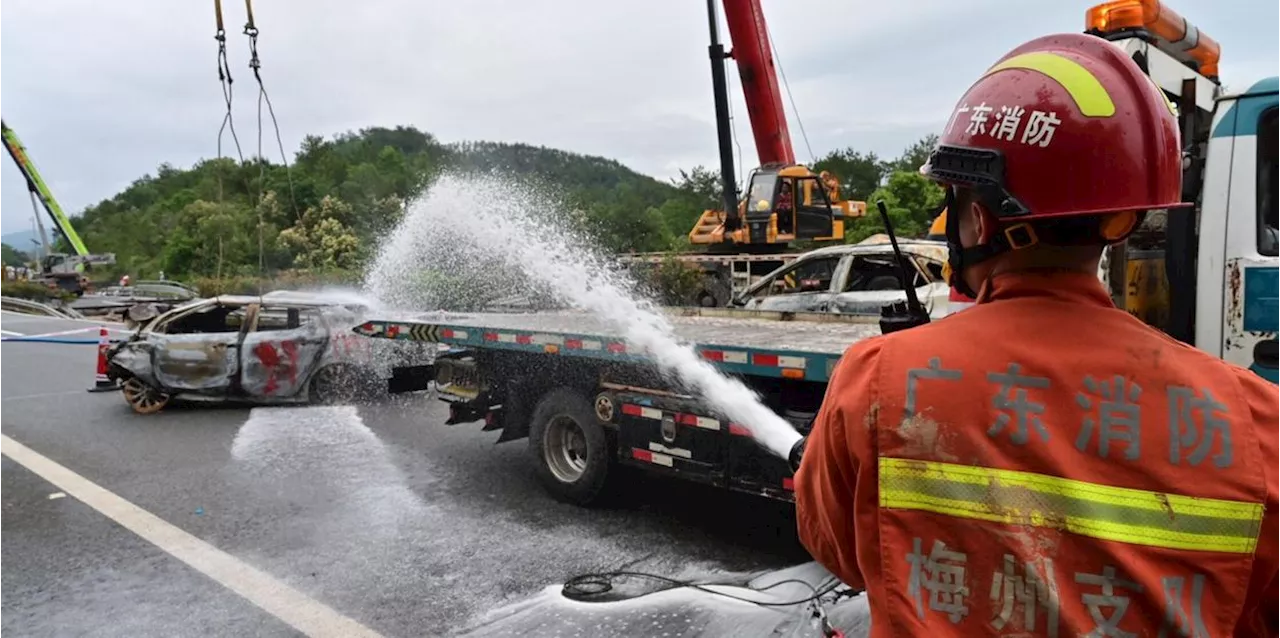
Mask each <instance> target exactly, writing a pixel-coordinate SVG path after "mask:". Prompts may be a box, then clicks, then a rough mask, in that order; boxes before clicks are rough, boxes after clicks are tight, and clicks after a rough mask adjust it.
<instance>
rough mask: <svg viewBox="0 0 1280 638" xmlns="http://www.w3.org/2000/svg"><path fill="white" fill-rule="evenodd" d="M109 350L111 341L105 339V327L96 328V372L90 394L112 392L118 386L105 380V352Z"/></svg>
mask: <svg viewBox="0 0 1280 638" xmlns="http://www.w3.org/2000/svg"><path fill="white" fill-rule="evenodd" d="M110 348H111V340H110V339H109V338H108V337H107V329H106V327H105V326H99V327H98V372H97V374H96V375H94V379H93V387H92V388H89V391H90V392H112V391H115V390H119V389H120V386H119V385H118V384H116V383H115V382H114V381H112V380H111V379H108V378H107V350H108V349H110Z"/></svg>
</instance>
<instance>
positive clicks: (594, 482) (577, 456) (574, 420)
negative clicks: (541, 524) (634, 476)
mask: <svg viewBox="0 0 1280 638" xmlns="http://www.w3.org/2000/svg"><path fill="white" fill-rule="evenodd" d="M613 446H614V442H613V439H612V437H611V436H610V435H609V432H608V431H606V430H605V429H604V427H603V426H601V425H600V423H599V422H598V421H597V420H596V413H595V407H594V406H593V405H592V403H591V401H590V400H589V399H587V398H586V397H585V396H583V395H581V394H579V393H577V392H574V391H573V390H566V389H559V390H552V391H551V392H548V393H547V394H546V395H545V396H543V397H542V400H541V401H539V402H538V405H537V407H535V408H534V410H533V418H532V420H531V421H530V427H529V452H530V454H531V455H532V457H533V462H534V467H535V468H536V470H537V474H538V480H540V481H541V482H542V485H543V487H545V488H546V489H547V491H548V492H550V493H551V495H552V496H553V497H555V498H556V500H560V501H564V502H566V503H573V504H575V505H590V504H593V503H597V502H599V501H601V500H603V497H604V496H605V495H606V493H607V490H606V487H607V486H606V482H607V480H608V478H609V474H610V470H611V469H612V466H613V456H614V455H613Z"/></svg>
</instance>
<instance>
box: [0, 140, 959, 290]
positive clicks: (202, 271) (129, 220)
mask: <svg viewBox="0 0 1280 638" xmlns="http://www.w3.org/2000/svg"><path fill="white" fill-rule="evenodd" d="M931 146H932V140H931V139H925V140H921V142H919V143H917V144H916V145H913V146H912V147H911V148H909V149H907V151H906V152H905V153H904V154H903V156H902V157H901V158H898V159H897V160H894V161H889V162H886V161H881V160H880V159H879V158H877V157H876V156H875V155H874V154H864V153H860V152H857V151H855V150H854V149H845V150H842V151H837V152H834V153H831V154H829V155H827V156H826V157H824V158H822V159H821V160H820V161H818V162H817V163H816V168H817V169H819V170H822V169H827V170H831V171H832V172H833V173H835V174H836V175H838V176H839V177H840V178H841V179H842V181H843V183H844V187H845V192H846V193H849V194H852V195H853V196H854V197H856V198H861V199H866V200H867V201H869V202H874V201H875V198H877V197H883V198H884V199H885V200H886V202H887V203H888V204H889V206H890V209H891V211H892V216H893V217H894V220H895V224H896V225H897V226H898V227H899V228H898V230H899V231H900V232H901V233H902V234H904V235H917V234H920V233H923V232H924V230H925V229H927V226H928V223H929V214H930V213H931V212H932V210H933V208H934V207H935V206H936V204H937V203H938V202H939V201H940V200H941V196H942V193H941V190H940V189H938V188H936V187H934V186H932V185H931V184H929V183H928V182H927V181H925V180H924V179H923V178H921V177H919V175H918V174H916V172H915V171H916V168H918V166H919V165H920V164H921V163H923V161H924V158H925V157H926V156H927V152H928V149H929V148H930V147H931ZM447 170H453V171H486V172H487V171H496V172H498V173H499V174H510V175H513V176H518V177H521V178H525V179H526V180H528V179H532V180H534V181H536V182H538V183H542V184H546V185H547V186H548V187H550V188H552V189H554V190H555V191H556V193H557V195H558V196H559V198H560V199H561V200H563V201H565V202H566V204H567V205H568V206H571V207H573V208H576V209H577V210H578V211H579V212H580V213H581V214H579V215H575V216H572V217H567V218H571V219H574V220H578V221H576V222H575V223H578V224H584V225H585V226H586V228H584V229H582V230H586V231H588V232H590V233H591V234H592V235H593V236H594V237H596V238H597V239H598V240H599V242H600V243H601V244H602V245H603V247H604V248H605V249H607V250H611V251H619V252H621V251H646V252H647V251H672V250H690V249H691V248H692V247H691V246H690V245H689V244H688V242H687V238H686V237H687V233H688V231H689V229H690V228H691V227H692V226H693V224H694V222H695V221H696V220H697V218H698V215H699V214H701V212H702V211H703V210H704V209H706V208H707V207H714V206H716V205H717V203H718V202H719V187H718V184H717V178H716V175H715V173H714V172H713V171H712V170H709V169H706V168H703V167H694V168H692V169H691V170H689V171H687V172H683V173H682V176H681V178H679V179H676V180H673V181H671V182H663V181H659V180H656V179H654V178H652V177H649V176H646V175H642V174H640V173H637V172H635V171H633V170H631V169H629V168H627V167H626V166H623V165H622V164H620V163H618V162H616V161H614V160H610V159H606V158H601V157H590V156H584V155H579V154H575V153H569V152H566V151H560V150H555V149H549V148H545V147H534V146H529V145H525V144H508V143H496V142H471V143H463V144H443V143H440V142H439V141H437V140H436V139H435V138H434V137H433V136H432V135H430V134H428V133H424V132H422V131H419V130H417V129H415V128H412V127H396V128H376V127H375V128H367V129H364V130H361V131H359V132H349V133H345V134H341V135H337V136H335V137H332V138H328V139H326V138H322V137H319V136H308V137H307V138H305V139H304V140H303V143H302V147H301V149H299V150H298V152H297V153H296V155H295V157H294V158H293V159H292V160H291V165H290V167H289V168H288V169H286V168H285V167H284V166H283V165H280V164H277V163H273V162H269V161H263V160H258V159H254V160H251V161H246V162H243V163H240V162H236V161H235V160H231V159H225V158H224V159H213V160H204V161H201V162H199V163H198V164H196V165H195V166H192V167H190V168H185V169H184V168H177V167H174V166H171V165H169V164H162V165H161V166H160V167H159V168H158V169H157V171H156V173H155V174H154V175H144V176H142V177H140V178H139V179H138V180H136V181H135V182H134V183H133V184H131V185H130V186H129V187H128V188H126V189H125V190H124V191H122V192H120V193H118V194H116V195H115V196H113V197H111V198H109V199H106V200H104V201H102V202H100V203H98V204H97V205H94V206H90V207H89V208H87V209H86V210H84V211H83V213H82V214H81V215H80V216H78V217H77V218H75V219H74V222H73V223H74V224H75V225H76V227H77V229H78V230H79V231H80V234H81V235H82V236H83V237H84V239H85V242H86V243H87V244H88V245H89V246H90V248H91V249H92V250H94V251H95V252H114V253H115V254H116V257H117V265H116V266H115V268H114V272H113V273H112V274H113V275H118V274H124V273H129V274H131V275H133V276H134V277H136V278H153V277H155V276H156V275H157V274H158V273H159V272H161V271H163V272H164V273H165V274H166V276H168V277H170V278H181V279H196V278H214V279H228V278H237V277H263V276H291V275H297V274H298V273H310V274H332V275H347V276H351V275H354V274H355V273H358V272H360V271H361V270H362V269H363V267H364V265H365V264H366V263H367V262H368V260H370V259H371V258H372V257H373V256H374V254H375V251H376V249H377V242H378V237H380V236H383V235H384V234H385V233H387V232H389V231H390V230H391V229H392V228H394V227H395V225H396V223H397V222H398V221H399V220H400V219H401V217H402V215H403V213H404V211H405V209H406V207H407V206H409V205H412V203H413V201H414V200H415V199H416V198H418V197H419V196H420V195H421V194H422V192H423V191H424V189H426V188H427V187H428V186H429V185H430V184H431V183H432V180H433V179H434V178H436V177H437V176H439V175H440V174H442V173H443V172H444V171H447ZM478 196H479V197H483V194H479V195H478ZM879 228H880V224H879V222H878V220H877V219H876V218H875V216H871V217H869V218H868V219H866V220H859V221H857V222H855V223H854V224H852V226H851V228H850V229H849V235H848V239H849V240H850V241H857V240H859V239H862V238H864V237H866V236H868V235H870V234H873V233H875V232H878V230H879ZM5 258H6V260H12V259H16V258H18V255H16V254H15V252H14V251H11V250H6V251H5ZM286 271H287V272H286Z"/></svg>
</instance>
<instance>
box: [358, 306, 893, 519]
mask: <svg viewBox="0 0 1280 638" xmlns="http://www.w3.org/2000/svg"><path fill="white" fill-rule="evenodd" d="M667 318H668V320H669V321H670V322H671V324H672V327H673V328H674V333H675V336H676V338H677V339H678V340H680V341H682V342H686V343H693V344H697V345H696V346H694V347H695V348H696V350H697V352H698V354H699V355H700V356H701V357H702V358H703V359H704V360H707V361H710V362H713V363H714V365H715V366H716V367H717V368H719V369H720V370H722V371H723V372H725V373H728V374H731V375H735V376H737V377H739V378H741V379H743V380H744V381H746V382H747V383H748V385H750V386H751V387H752V388H753V389H755V390H757V392H759V393H760V395H761V397H762V398H763V400H764V402H765V404H766V405H767V406H768V407H769V408H770V409H772V410H773V411H774V412H776V413H778V414H780V415H783V417H784V418H785V419H787V420H788V421H789V422H791V424H792V425H794V426H796V427H797V428H798V429H801V430H804V429H806V428H807V427H808V425H809V423H810V422H811V421H812V420H813V417H814V415H815V414H816V413H817V410H818V406H819V405H820V404H821V402H822V396H823V393H824V392H825V390H826V384H827V380H828V379H829V377H830V374H831V370H832V369H833V368H834V366H835V363H836V361H838V360H839V359H840V355H841V354H842V353H843V352H844V350H845V348H847V347H848V346H849V344H851V343H853V342H855V341H858V340H861V339H865V338H867V337H870V336H873V335H877V334H880V328H879V325H878V323H877V319H876V318H874V317H866V316H841V315H820V314H813V315H799V314H793V313H781V312H752V311H740V310H725V309H708V308H687V309H669V310H668V316H667ZM570 327H571V328H570ZM356 332H358V333H359V334H363V335H365V336H370V337H381V338H389V339H411V340H416V341H428V342H436V343H442V344H447V345H448V346H450V350H449V351H448V352H445V353H441V354H440V355H439V356H438V357H437V359H436V362H435V383H436V391H437V393H438V396H439V397H440V398H441V399H443V400H445V401H446V402H448V403H449V408H450V409H449V420H448V422H447V423H449V424H454V423H465V422H472V421H481V420H482V421H483V422H484V430H486V431H489V430H501V432H502V433H501V435H500V436H499V438H498V442H503V441H510V440H514V439H519V438H523V437H526V436H528V437H529V440H530V444H529V446H530V451H531V452H532V454H533V456H534V461H535V464H536V466H537V468H538V474H539V477H540V479H541V480H542V482H543V484H544V486H546V488H547V489H548V490H549V491H550V492H551V493H552V494H553V495H555V496H556V497H558V498H561V499H562V500H566V501H570V502H574V503H578V504H588V503H590V502H592V501H594V500H595V499H596V498H597V497H598V496H600V495H601V494H602V493H603V489H604V488H605V483H606V481H607V479H608V478H609V474H610V472H609V470H610V466H612V465H613V464H614V463H615V462H616V463H620V464H623V465H632V466H637V467H641V468H644V469H646V470H652V471H656V472H662V473H667V474H671V475H675V476H679V477H681V478H686V479H690V480H694V481H698V482H702V483H708V484H711V485H715V486H719V487H725V488H728V489H731V490H735V491H742V492H750V493H755V494H762V495H764V496H768V497H771V498H777V499H783V500H790V499H791V471H790V468H789V466H788V465H787V462H786V461H785V460H783V459H781V458H779V457H776V456H774V455H772V454H770V453H768V452H766V451H764V450H763V449H762V448H760V446H759V445H757V444H756V443H755V442H754V441H753V440H752V437H751V434H750V432H749V430H747V428H745V427H743V426H741V425H739V424H736V423H732V422H730V421H728V420H725V419H723V418H721V417H719V416H716V415H715V414H714V413H712V412H711V411H709V410H707V409H706V408H705V407H703V406H702V405H701V403H700V401H698V400H697V398H695V397H692V396H688V395H686V394H682V393H681V392H680V391H679V390H676V389H673V388H672V387H671V386H670V384H669V383H667V382H666V381H664V380H663V377H662V375H661V374H660V373H659V371H658V370H657V369H656V368H655V367H654V366H653V364H652V363H651V362H650V360H649V359H648V357H646V356H645V355H643V354H640V353H636V352H634V351H632V349H631V347H630V346H629V345H628V344H627V342H626V339H625V338H624V337H623V336H622V333H621V332H620V331H619V330H617V329H616V328H615V327H613V326H610V325H609V324H607V323H605V322H602V321H600V320H598V319H596V318H595V317H593V316H592V315H589V314H586V313H578V312H558V313H536V314H458V315H442V316H441V317H440V319H439V320H437V321H432V322H429V323H428V322H423V321H412V322H406V321H369V322H367V323H365V324H363V325H361V326H358V327H357V328H356Z"/></svg>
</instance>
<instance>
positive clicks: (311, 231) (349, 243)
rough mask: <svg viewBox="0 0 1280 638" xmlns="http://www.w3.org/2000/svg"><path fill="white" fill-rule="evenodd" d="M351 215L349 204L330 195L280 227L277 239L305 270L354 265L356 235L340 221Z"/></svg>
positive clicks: (357, 243)
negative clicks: (283, 226)
mask: <svg viewBox="0 0 1280 638" xmlns="http://www.w3.org/2000/svg"><path fill="white" fill-rule="evenodd" d="M350 218H351V207H350V206H349V205H347V204H346V203H345V202H343V201H342V200H340V199H338V198H336V197H333V196H331V195H327V196H325V198H324V199H322V200H320V205H319V206H317V207H313V208H308V209H307V210H306V211H305V212H304V213H303V214H302V219H300V220H298V223H297V224H296V225H294V226H293V227H291V228H286V229H284V230H282V231H280V242H281V243H282V244H283V245H284V246H286V247H288V249H289V250H291V251H292V252H293V255H294V264H295V265H296V266H299V267H301V268H305V269H307V270H312V271H318V272H329V271H333V270H348V269H351V268H354V267H355V266H356V265H357V264H358V262H359V257H360V239H359V238H358V237H357V236H356V234H355V232H354V231H353V230H352V229H351V228H350V227H349V226H347V225H346V224H344V223H343V222H342V220H343V219H350Z"/></svg>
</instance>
